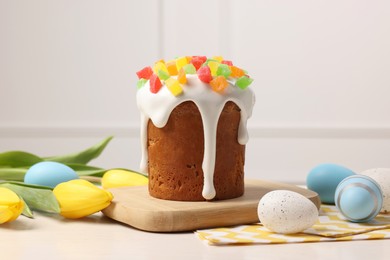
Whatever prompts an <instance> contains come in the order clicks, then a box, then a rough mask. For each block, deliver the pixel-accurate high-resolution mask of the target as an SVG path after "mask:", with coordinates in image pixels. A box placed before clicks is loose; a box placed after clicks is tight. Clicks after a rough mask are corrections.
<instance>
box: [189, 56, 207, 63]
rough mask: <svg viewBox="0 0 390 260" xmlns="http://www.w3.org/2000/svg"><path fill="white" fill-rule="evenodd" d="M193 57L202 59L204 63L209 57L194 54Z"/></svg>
mask: <svg viewBox="0 0 390 260" xmlns="http://www.w3.org/2000/svg"><path fill="white" fill-rule="evenodd" d="M192 58H193V59H194V58H195V59H198V60H201V61H203V63H205V62H206V60H207V57H206V56H192Z"/></svg>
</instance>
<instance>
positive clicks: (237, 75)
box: [229, 66, 245, 78]
mask: <svg viewBox="0 0 390 260" xmlns="http://www.w3.org/2000/svg"><path fill="white" fill-rule="evenodd" d="M229 68H230V70H231V71H232V73H231V74H230V76H231V77H233V78H240V77H242V76H244V75H245V72H244V71H243V70H242V69H240V68H238V67H236V66H229Z"/></svg>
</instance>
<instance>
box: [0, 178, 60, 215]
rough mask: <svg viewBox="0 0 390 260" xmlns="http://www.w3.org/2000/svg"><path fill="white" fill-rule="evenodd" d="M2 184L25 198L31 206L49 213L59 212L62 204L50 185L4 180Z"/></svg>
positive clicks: (0, 184)
mask: <svg viewBox="0 0 390 260" xmlns="http://www.w3.org/2000/svg"><path fill="white" fill-rule="evenodd" d="M0 186H3V187H6V188H8V189H10V190H13V191H14V192H15V193H16V194H18V195H19V196H20V197H22V198H23V200H24V201H25V202H26V205H28V207H29V208H31V209H35V210H40V211H44V212H49V213H59V212H60V205H59V204H58V201H57V199H56V197H55V196H54V193H53V191H52V189H51V188H50V187H46V186H38V185H31V184H25V183H19V182H3V183H0Z"/></svg>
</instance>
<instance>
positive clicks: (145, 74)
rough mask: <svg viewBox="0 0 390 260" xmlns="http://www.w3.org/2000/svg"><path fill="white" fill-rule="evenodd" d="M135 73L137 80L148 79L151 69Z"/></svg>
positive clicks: (146, 68)
mask: <svg viewBox="0 0 390 260" xmlns="http://www.w3.org/2000/svg"><path fill="white" fill-rule="evenodd" d="M136 73H137V76H138V78H139V79H150V76H152V74H153V70H152V68H151V67H145V68H143V69H142V70H140V71H138V72H136Z"/></svg>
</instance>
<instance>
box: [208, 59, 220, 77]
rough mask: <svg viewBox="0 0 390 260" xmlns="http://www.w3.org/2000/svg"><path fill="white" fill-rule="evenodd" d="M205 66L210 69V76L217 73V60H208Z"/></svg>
mask: <svg viewBox="0 0 390 260" xmlns="http://www.w3.org/2000/svg"><path fill="white" fill-rule="evenodd" d="M207 66H209V68H210V71H211V75H212V76H215V75H217V70H218V66H219V62H216V61H209V62H208V63H207Z"/></svg>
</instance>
